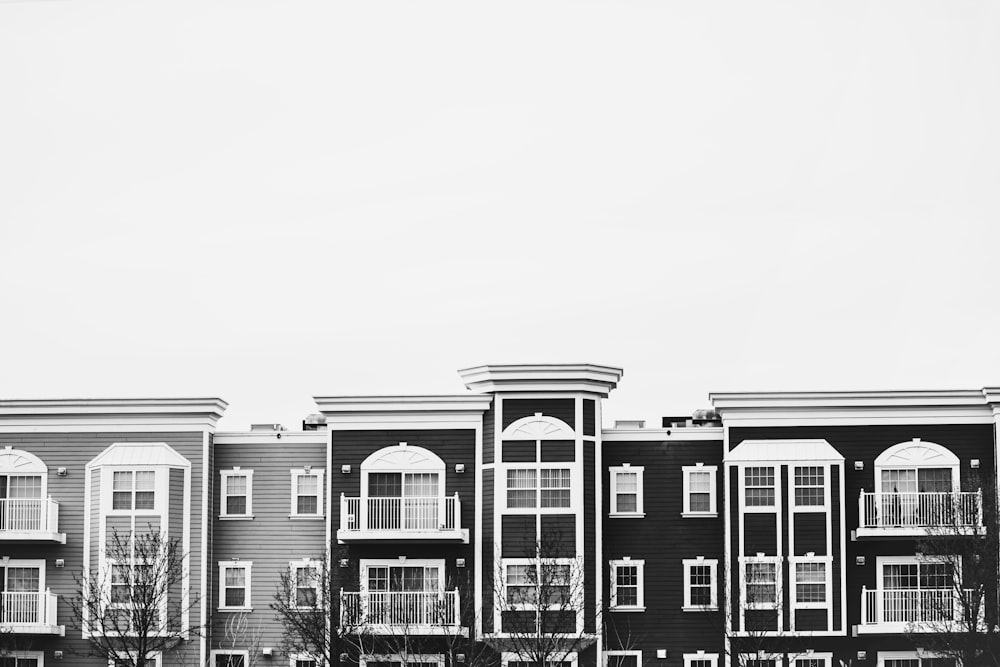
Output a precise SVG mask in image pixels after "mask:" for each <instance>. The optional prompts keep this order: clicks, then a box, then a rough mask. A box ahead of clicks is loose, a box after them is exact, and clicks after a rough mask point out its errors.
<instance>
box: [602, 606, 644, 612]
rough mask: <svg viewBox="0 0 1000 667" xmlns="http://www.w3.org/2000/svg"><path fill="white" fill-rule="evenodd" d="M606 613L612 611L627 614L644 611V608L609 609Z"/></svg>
mask: <svg viewBox="0 0 1000 667" xmlns="http://www.w3.org/2000/svg"><path fill="white" fill-rule="evenodd" d="M608 611H613V612H615V613H622V612H626V613H627V612H639V611H646V608H645V607H611V608H609V609H608Z"/></svg>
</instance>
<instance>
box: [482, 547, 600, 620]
mask: <svg viewBox="0 0 1000 667" xmlns="http://www.w3.org/2000/svg"><path fill="white" fill-rule="evenodd" d="M508 565H534V566H535V568H536V569H535V572H536V574H535V576H536V577H537V576H538V574H537V572H538V568H542V567H545V566H546V565H569V576H570V581H569V583H568V584H567V585H568V586H569V589H570V594H571V595H573V594H575V593H578V592H580V588H581V586H580V584H581V583H582V582H580V581H573V576H574V575H576V576H581V572H580V561H579V560H577V559H576V558H541V559H539V558H503V559H501V561H500V567H501V570H500V571H501V573H502V574H503V586H502V592H503V605H504V608H505V609H507V610H510V611H513V610H518V611H537V610H538V609H540V607H539V606H538V605H537V604H512V603H509V602H507V566H508ZM571 604H572V603H571ZM559 608H560V606H559V605H549V606H547V607H543V608H541V609H549V610H551V609H559Z"/></svg>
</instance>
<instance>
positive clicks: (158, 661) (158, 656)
mask: <svg viewBox="0 0 1000 667" xmlns="http://www.w3.org/2000/svg"><path fill="white" fill-rule="evenodd" d="M128 654H129V656H130V657H131V659H132V660H135V656H136V655H137V653H136V652H135V651H129V652H128ZM39 655H40V654H39ZM4 657H8V656H6V655H5V656H4ZM26 657H34V656H26ZM146 660H152V661H153V667H160V665H162V664H163V654H162V653H160V652H159V651H156V652H154V653H153V657H152V658H148V657H147V658H146ZM114 664H115V661H114V659H113V658H108V667H114ZM38 667H42V662H41V661H39V663H38Z"/></svg>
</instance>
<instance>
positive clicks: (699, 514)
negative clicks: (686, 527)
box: [681, 512, 719, 519]
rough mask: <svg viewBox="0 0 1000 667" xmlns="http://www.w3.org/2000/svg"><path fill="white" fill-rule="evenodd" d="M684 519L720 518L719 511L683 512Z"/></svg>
mask: <svg viewBox="0 0 1000 667" xmlns="http://www.w3.org/2000/svg"><path fill="white" fill-rule="evenodd" d="M681 517H682V518H684V519H718V518H719V513H718V512H681Z"/></svg>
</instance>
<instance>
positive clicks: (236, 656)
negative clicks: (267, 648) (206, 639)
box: [212, 651, 249, 667]
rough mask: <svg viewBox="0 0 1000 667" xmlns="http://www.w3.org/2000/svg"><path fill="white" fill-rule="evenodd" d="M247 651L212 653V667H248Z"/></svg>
mask: <svg viewBox="0 0 1000 667" xmlns="http://www.w3.org/2000/svg"><path fill="white" fill-rule="evenodd" d="M248 658H249V653H248V652H247V651H212V667H247V662H248V661H247V659H248Z"/></svg>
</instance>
